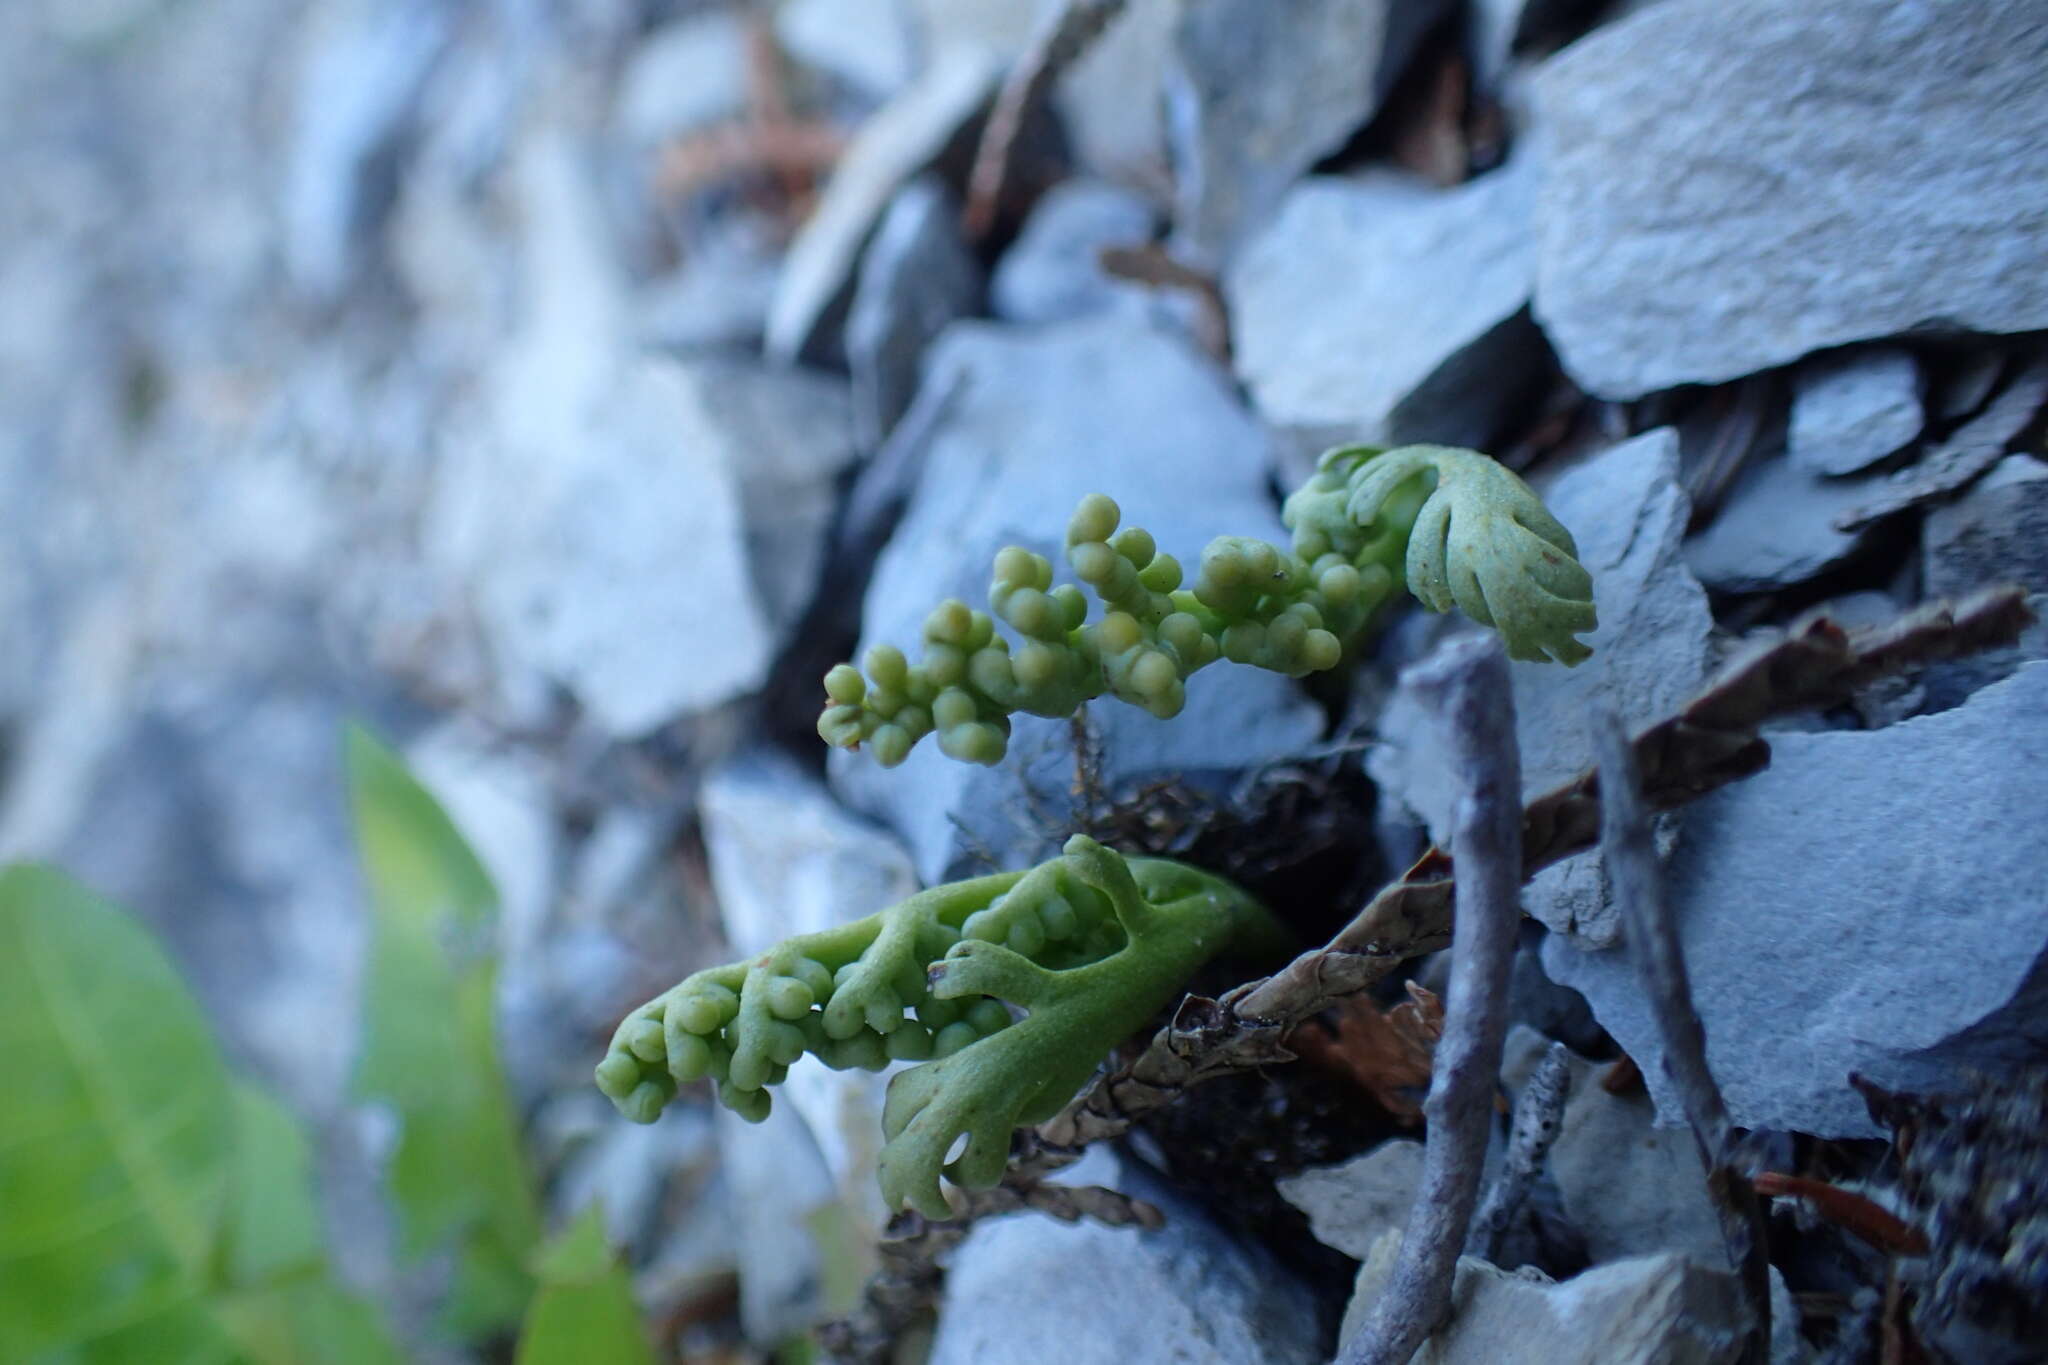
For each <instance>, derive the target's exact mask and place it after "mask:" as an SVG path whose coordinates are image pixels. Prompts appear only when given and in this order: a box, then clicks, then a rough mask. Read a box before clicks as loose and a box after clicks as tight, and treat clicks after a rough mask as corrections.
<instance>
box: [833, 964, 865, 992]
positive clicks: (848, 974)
mask: <svg viewBox="0 0 2048 1365" xmlns="http://www.w3.org/2000/svg"><path fill="white" fill-rule="evenodd" d="M858 975H860V963H858V962H849V963H847V964H846V965H845V966H843V967H841V968H839V969H838V970H836V971H834V972H833V973H832V991H833V993H834V994H836V993H838V992H839V991H842V990H844V989H845V988H846V983H847V982H849V981H851V980H853V978H854V977H856V976H858Z"/></svg>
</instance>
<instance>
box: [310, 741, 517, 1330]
mask: <svg viewBox="0 0 2048 1365" xmlns="http://www.w3.org/2000/svg"><path fill="white" fill-rule="evenodd" d="M347 744H348V771H349V784H350V788H351V793H352V798H353V803H354V808H355V821H356V838H357V841H358V843H359V845H360V848H361V853H362V863H363V873H364V877H365V879H366V880H367V882H368V884H369V890H370V900H371V904H372V907H373V910H374V914H375V921H374V927H373V930H372V934H371V945H370V956H369V964H368V968H367V970H366V972H365V975H364V982H363V1044H362V1055H361V1058H360V1060H359V1062H358V1064H357V1070H356V1082H355V1088H356V1091H357V1093H358V1094H359V1095H361V1096H362V1097H363V1098H365V1099H370V1100H381V1101H384V1102H386V1103H388V1104H390V1105H391V1106H392V1107H393V1109H394V1110H396V1112H397V1116H398V1120H399V1125H400V1133H399V1140H398V1146H397V1150H396V1151H395V1152H394V1153H393V1156H392V1160H391V1170H390V1182H391V1196H392V1200H393V1203H394V1205H395V1207H396V1210H397V1214H398V1222H399V1237H400V1250H401V1254H403V1255H405V1256H407V1257H418V1256H423V1255H426V1254H428V1253H429V1252H434V1251H440V1250H445V1249H449V1248H452V1249H453V1250H454V1252H455V1257H456V1261H455V1279H454V1285H453V1287H452V1288H451V1291H450V1293H449V1298H448V1303H447V1308H446V1312H445V1315H444V1325H445V1326H446V1327H447V1328H448V1329H449V1330H450V1331H452V1332H455V1333H457V1334H459V1335H462V1336H478V1335H483V1334H487V1333H489V1332H492V1331H495V1330H498V1329H502V1328H509V1327H511V1326H512V1325H513V1324H515V1323H516V1322H518V1320H519V1317H520V1314H521V1312H522V1311H523V1310H524V1308H525V1306H526V1302H527V1299H528V1297H529V1296H530V1295H531V1293H532V1289H533V1285H532V1280H531V1278H530V1276H529V1275H528V1273H527V1270H526V1268H525V1267H526V1259H527V1257H528V1255H529V1254H530V1253H531V1251H532V1249H533V1247H534V1245H535V1243H536V1242H537V1241H538V1240H539V1236H540V1219H539V1214H538V1211H537V1209H536V1207H535V1203H534V1195H533V1183H532V1178H531V1176H530V1173H529V1172H528V1170H527V1167H526V1160H525V1155H524V1153H523V1151H522V1150H521V1147H520V1142H519V1127H518V1121H517V1118H516V1116H515V1114H514V1112H513V1106H512V1099H511V1094H510V1091H509V1090H508V1088H507V1086H506V1084H505V1076H504V1070H503V1067H502V1065H501V1064H500V1062H499V1059H498V1049H497V1036H496V1028H495V1015H494V1002H495V999H496V994H495V987H496V981H497V958H496V954H495V952H494V948H493V943H492V939H491V934H492V931H493V929H494V928H495V919H496V909H497V893H496V891H495V890H494V889H493V887H492V885H491V879H490V876H489V874H488V873H486V872H485V871H484V868H483V865H482V864H481V863H480V862H478V861H477V858H476V855H475V854H474V853H473V852H471V851H470V848H469V845H468V843H467V842H466V841H465V840H464V839H463V837H462V835H461V833H460V832H459V831H458V830H457V829H456V828H455V824H454V822H453V821H451V820H450V819H449V818H448V816H447V813H446V812H444V811H443V810H442V809H441V807H440V805H439V803H437V802H436V801H435V800H434V798H433V796H432V795H431V794H429V793H428V792H427V790H426V788H424V787H422V786H421V785H420V784H419V782H418V781H416V780H415V779H414V778H413V776H412V775H411V774H410V773H409V772H407V771H406V769H405V767H404V765H403V764H402V763H400V761H399V760H398V758H397V757H396V756H395V755H393V754H392V753H391V752H390V750H388V749H386V748H385V747H384V746H383V745H381V744H379V743H378V742H377V741H376V740H375V739H373V738H371V737H370V735H369V734H367V733H366V732H364V731H363V730H361V729H359V728H355V727H351V728H350V730H349V733H348V741H347Z"/></svg>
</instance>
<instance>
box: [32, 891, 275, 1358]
mask: <svg viewBox="0 0 2048 1365" xmlns="http://www.w3.org/2000/svg"><path fill="white" fill-rule="evenodd" d="M0 1075H4V1076H6V1077H7V1083H8V1089H9V1093H8V1096H7V1102H6V1103H5V1104H4V1105H0V1284H5V1285H6V1286H7V1293H6V1294H5V1295H0V1359H4V1360H7V1361H10V1362H13V1361H22V1362H36V1361H42V1360H57V1359H61V1360H64V1361H66V1362H81V1363H92V1362H101V1361H105V1362H116V1361H125V1360H137V1359H145V1358H146V1359H150V1360H153V1361H162V1362H165V1363H166V1365H178V1362H186V1361H191V1362H198V1361H211V1360H228V1359H231V1358H233V1357H234V1355H235V1351H234V1348H233V1345H232V1344H231V1343H230V1341H229V1339H228V1337H227V1335H226V1333H225V1332H224V1330H223V1329H222V1326H221V1324H220V1323H219V1322H217V1321H216V1320H215V1318H214V1317H213V1314H212V1311H211V1307H210V1305H209V1303H208V1302H207V1300H206V1298H205V1297H204V1288H205V1286H204V1277H205V1275H206V1271H207V1268H208V1263H209V1260H210V1255H211V1252H212V1249H213V1246H214V1241H215V1237H216V1233H217V1229H218V1227H219V1223H220V1219H221V1217H222V1213H223V1210H224V1205H225V1199H226V1190H227V1182H228V1175H229V1167H228V1156H229V1151H230V1142H231V1140H232V1127H231V1110H230V1091H229V1088H228V1079H227V1072H226V1069H225V1067H224V1066H223V1064H222V1062H221V1058H220V1054H219V1052H218V1050H217V1049H216V1047H215V1045H214V1041H213V1038H212V1035H211V1033H210V1032H209V1030H208V1028H207V1025H206V1020H205V1019H204V1017H203V1016H202V1015H201V1014H200V1011H199V1007H198V1005H197V1004H196V1002H194V1000H193V999H192V997H191V995H190V994H189V993H188V992H187V991H186V989H185V987H184V984H183V983H182V982H181V981H180V980H179V978H178V975H177V972H176V971H175V969H173V967H172V966H171V964H170V962H169V961H168V960H167V959H166V958H165V957H164V955H163V953H162V952H161V951H160V950H159V949H158V947H157V946H156V944H155V943H154V942H153V941H152V940H151V939H150V937H149V935H148V933H147V932H145V931H144V930H143V929H142V928H141V926H139V925H138V924H136V923H135V922H134V921H132V920H131V919H129V918H128V917H127V916H126V915H124V914H122V913H121V912H120V911H119V910H117V909H115V908H114V907H113V906H111V905H109V904H107V903H105V902H104V901H101V900H99V899H98V898H97V897H95V896H93V895H91V894H90V893H89V892H87V891H86V890H85V889H84V888H82V887H80V886H78V885H77V884H76V883H75V882H72V881H71V880H70V879H69V878H67V877H65V876H64V875H63V874H62V873H60V872H57V871H55V870H54V869H51V868H45V867H33V866H30V867H16V868H11V869H9V870H7V871H6V872H4V873H0Z"/></svg>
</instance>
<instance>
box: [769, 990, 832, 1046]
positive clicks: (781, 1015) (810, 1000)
mask: <svg viewBox="0 0 2048 1365" xmlns="http://www.w3.org/2000/svg"><path fill="white" fill-rule="evenodd" d="M763 994H764V995H765V997H766V999H767V1001H768V1012H769V1013H770V1014H772V1015H774V1016H775V1017H776V1018H777V1019H801V1018H803V1017H804V1016H805V1015H806V1014H808V1013H810V1010H811V1006H812V1005H814V1004H816V1003H817V998H818V997H817V995H816V993H814V992H813V991H812V990H811V988H810V987H809V986H806V985H805V984H804V983H803V982H801V981H799V980H797V979H796V978H795V977H793V976H778V977H775V978H774V979H772V980H771V981H769V982H768V985H767V987H766V989H765V991H764V992H763ZM792 1060H794V1059H792Z"/></svg>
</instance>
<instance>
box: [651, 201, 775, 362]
mask: <svg viewBox="0 0 2048 1365" xmlns="http://www.w3.org/2000/svg"><path fill="white" fill-rule="evenodd" d="M781 271H782V247H781V244H780V243H779V242H776V241H774V240H772V238H771V235H770V233H769V232H768V231H767V230H766V225H765V224H764V223H759V222H755V221H751V220H747V219H740V218H735V219H734V220H731V221H728V222H725V223H722V224H719V225H717V226H715V227H712V228H710V229H707V230H706V231H705V232H703V233H700V234H697V235H695V236H694V237H693V238H692V239H691V243H690V249H689V252H688V254H686V255H685V256H684V257H683V259H682V261H681V262H680V263H679V264H678V265H677V266H676V268H675V269H674V270H671V271H670V272H668V273H667V274H666V275H663V276H661V277H660V278H658V279H655V280H652V281H649V283H648V284H647V285H646V286H645V287H644V288H643V289H641V290H640V291H639V294H638V296H637V298H636V299H635V309H636V312H637V314H638V323H639V326H638V334H639V337H640V339H641V341H642V342H643V343H644V344H646V345H648V346H651V347H658V348H660V349H662V350H669V351H716V350H724V351H758V350H760V349H761V337H762V335H763V334H764V333H765V332H766V330H767V326H768V305H769V303H770V301H771V300H773V299H774V297H775V282H776V280H777V278H778V277H779V276H780V274H781Z"/></svg>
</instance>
